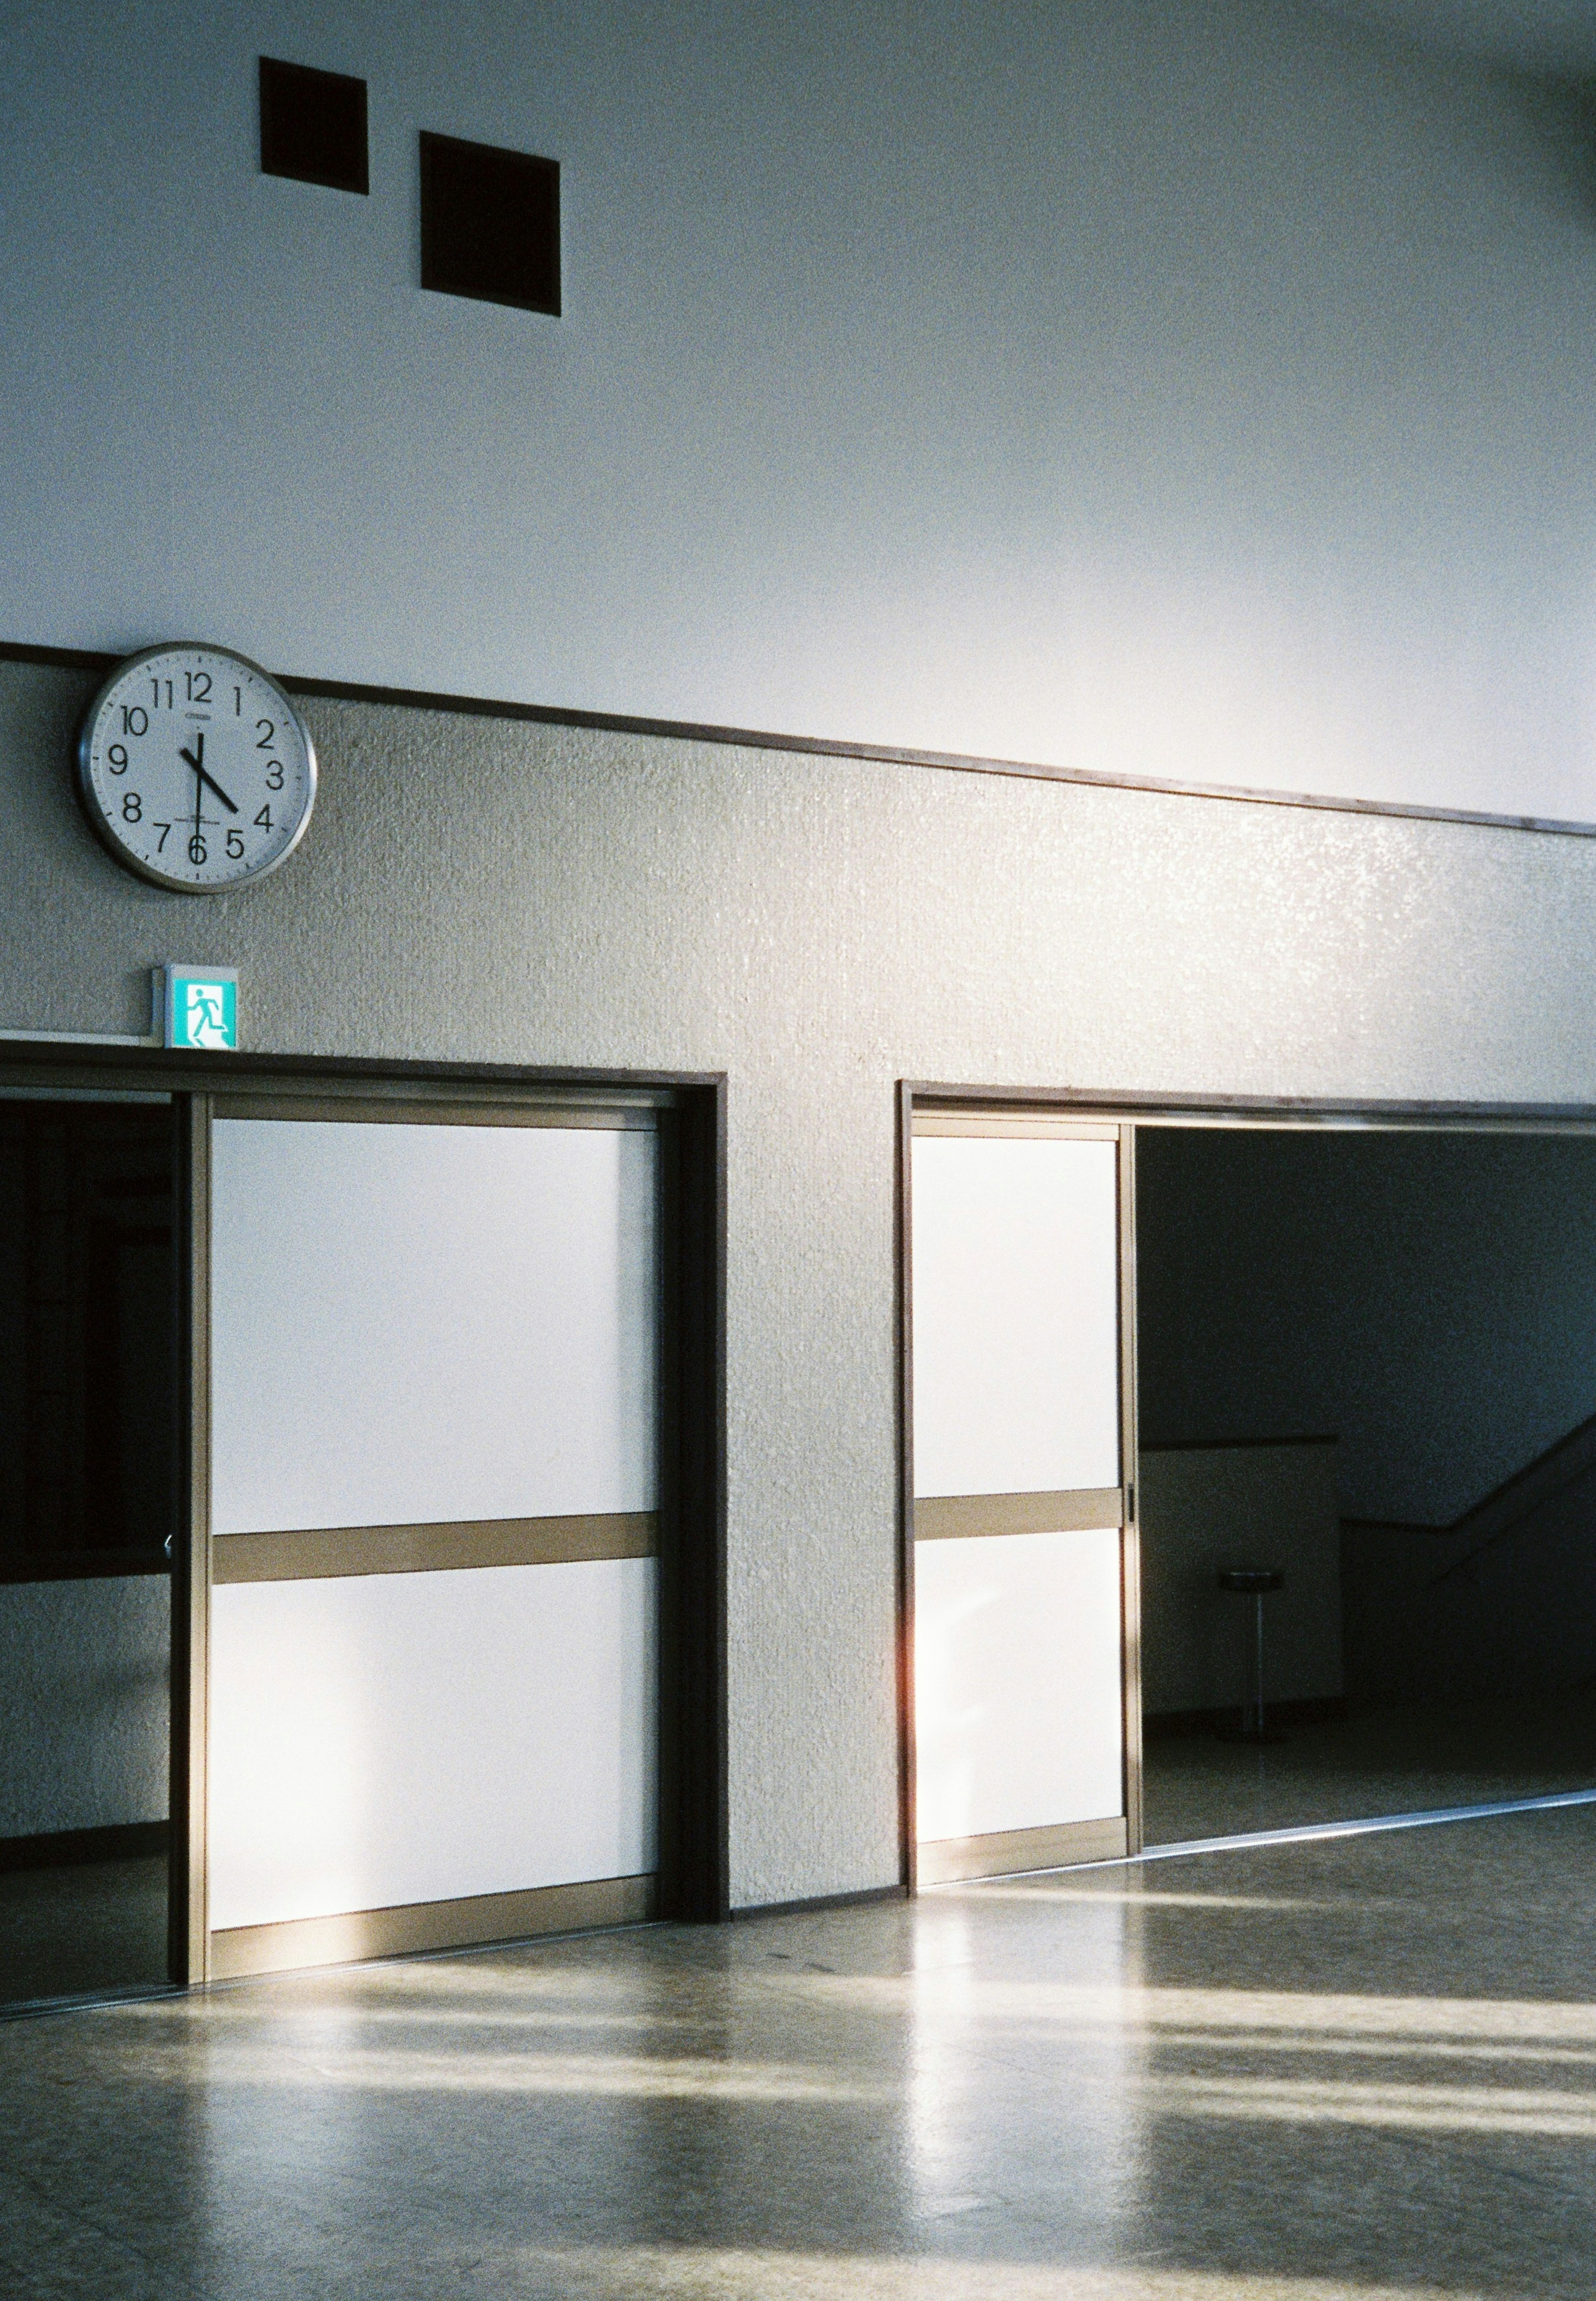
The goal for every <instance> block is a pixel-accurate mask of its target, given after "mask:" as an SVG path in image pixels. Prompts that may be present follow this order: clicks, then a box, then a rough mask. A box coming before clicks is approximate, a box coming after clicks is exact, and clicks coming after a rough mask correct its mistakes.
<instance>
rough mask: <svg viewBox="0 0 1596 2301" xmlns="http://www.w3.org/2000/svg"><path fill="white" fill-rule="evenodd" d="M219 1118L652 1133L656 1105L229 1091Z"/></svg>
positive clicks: (219, 1102)
mask: <svg viewBox="0 0 1596 2301" xmlns="http://www.w3.org/2000/svg"><path fill="white" fill-rule="evenodd" d="M215 1116H216V1117H217V1118H218V1120H221V1119H228V1118H250V1119H255V1120H257V1121H258V1120H262V1119H280V1120H298V1121H304V1120H306V1119H313V1120H316V1121H317V1122H319V1123H320V1124H322V1125H361V1126H579V1127H598V1128H601V1129H608V1130H609V1131H611V1132H619V1133H637V1134H652V1133H653V1132H655V1131H656V1128H657V1126H658V1124H659V1117H658V1109H657V1106H656V1104H655V1103H654V1102H652V1101H649V1100H647V1099H646V1098H643V1097H639V1099H638V1100H635V1101H631V1102H613V1103H579V1102H569V1103H566V1102H542V1103H539V1102H473V1101H467V1100H459V1101H447V1100H441V1099H438V1100H434V1099H430V1098H417V1099H416V1100H405V1099H404V1098H403V1097H401V1096H386V1095H385V1096H380V1097H379V1096H372V1097H369V1098H368V1097H363V1096H360V1095H353V1094H351V1095H320V1096H318V1095H313V1094H299V1095H279V1094H230V1095H228V1096H226V1097H225V1098H220V1097H219V1098H218V1100H217V1104H216V1111H215Z"/></svg>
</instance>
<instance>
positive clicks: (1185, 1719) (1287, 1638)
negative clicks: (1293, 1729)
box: [1139, 1438, 1344, 1732]
mask: <svg viewBox="0 0 1596 2301" xmlns="http://www.w3.org/2000/svg"><path fill="white" fill-rule="evenodd" d="M1335 1454H1336V1448H1335V1441H1334V1439H1333V1438H1300V1439H1285V1440H1283V1441H1280V1442H1277V1443H1263V1444H1256V1445H1253V1444H1245V1443H1243V1444H1238V1445H1233V1446H1172V1447H1162V1448H1144V1449H1143V1450H1142V1452H1141V1457H1140V1477H1141V1507H1140V1511H1139V1516H1140V1519H1141V1590H1142V1599H1141V1606H1142V1611H1141V1621H1142V1710H1143V1713H1144V1715H1145V1716H1146V1717H1147V1718H1148V1719H1149V1720H1150V1721H1153V1722H1154V1725H1155V1730H1157V1729H1158V1728H1161V1729H1162V1730H1164V1731H1166V1732H1179V1731H1182V1730H1199V1729H1200V1728H1204V1727H1207V1726H1210V1725H1213V1724H1216V1723H1217V1722H1219V1719H1220V1717H1221V1714H1222V1713H1223V1714H1224V1715H1226V1716H1228V1715H1230V1714H1232V1713H1233V1712H1234V1711H1237V1710H1238V1709H1239V1707H1240V1705H1241V1701H1242V1699H1243V1696H1244V1694H1245V1691H1246V1687H1247V1683H1248V1671H1249V1668H1250V1655H1251V1651H1252V1637H1253V1621H1254V1616H1253V1607H1252V1603H1251V1602H1250V1601H1249V1600H1246V1599H1242V1598H1239V1597H1236V1596H1234V1595H1233V1594H1231V1593H1229V1592H1226V1591H1224V1590H1221V1589H1220V1587H1219V1584H1218V1576H1219V1574H1220V1572H1221V1570H1222V1569H1224V1568H1227V1567H1233V1566H1254V1567H1264V1568H1266V1569H1278V1570H1279V1571H1280V1572H1282V1573H1283V1574H1284V1576H1285V1586H1284V1587H1283V1589H1282V1590H1281V1591H1279V1592H1278V1594H1274V1595H1272V1596H1270V1597H1268V1598H1266V1600H1265V1602H1264V1611H1265V1624H1264V1636H1265V1647H1266V1664H1265V1669H1266V1678H1265V1684H1266V1695H1267V1699H1268V1702H1269V1703H1270V1704H1271V1705H1272V1706H1279V1705H1284V1706H1285V1707H1286V1708H1287V1709H1288V1711H1291V1713H1294V1714H1295V1715H1296V1716H1298V1717H1299V1718H1300V1717H1302V1716H1304V1715H1305V1714H1306V1715H1311V1714H1315V1713H1317V1714H1321V1715H1322V1714H1326V1713H1327V1712H1333V1711H1336V1710H1339V1708H1340V1707H1341V1701H1342V1696H1343V1693H1344V1687H1343V1683H1342V1671H1341V1527H1340V1519H1339V1515H1338V1504H1337V1501H1336V1461H1335Z"/></svg>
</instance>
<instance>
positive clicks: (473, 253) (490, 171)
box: [422, 130, 560, 317]
mask: <svg viewBox="0 0 1596 2301" xmlns="http://www.w3.org/2000/svg"><path fill="white" fill-rule="evenodd" d="M422 287H423V288H431V289H436V290H437V291H438V293H439V295H442V296H473V297H476V298H477V299H478V301H479V302H480V303H484V304H513V305H514V306H515V308H516V309H517V310H518V311H522V312H552V313H553V314H555V315H556V317H557V316H558V314H559V309H560V163H559V162H558V161H557V160H539V159H535V158H534V157H533V155H531V153H530V152H502V151H500V150H499V149H498V148H497V146H494V145H492V144H466V143H463V142H462V141H461V139H460V138H458V137H456V136H431V135H429V134H428V133H427V132H426V131H425V130H422Z"/></svg>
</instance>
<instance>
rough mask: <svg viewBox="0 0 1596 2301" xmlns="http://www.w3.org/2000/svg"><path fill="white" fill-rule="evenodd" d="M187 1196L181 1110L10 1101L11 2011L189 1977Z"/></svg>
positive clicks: (4, 1109) (1, 1384) (7, 1617)
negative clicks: (176, 1560) (180, 1788)
mask: <svg viewBox="0 0 1596 2301" xmlns="http://www.w3.org/2000/svg"><path fill="white" fill-rule="evenodd" d="M177 1197H178V1158H177V1145H176V1142H175V1137H174V1131H173V1120H172V1108H171V1101H170V1100H169V1099H168V1098H167V1097H164V1096H150V1097H146V1098H143V1099H141V1100H139V1099H135V1100H79V1099H76V1098H67V1097H49V1096H38V1097H29V1098H24V1099H21V1100H10V1099H7V1100H0V1753H3V1760H0V2005H12V2006H14V2005H16V2004H29V2003H31V2002H34V2001H36V2000H40V1999H53V1998H60V1997H68V1996H85V1995H91V1996H106V1995H111V1994H115V1993H117V1992H121V1991H126V1990H141V1991H142V1990H148V1989H152V1988H159V1987H162V1986H163V1984H165V1983H166V1981H167V1980H168V1978H169V1974H170V1971H171V1941H170V1924H169V1912H170V1908H171V1898H172V1897H171V1867H172V1842H173V1831H172V1828H171V1817H172V1814H173V1812H174V1811H180V1806H181V1799H180V1796H179V1799H178V1800H177V1802H176V1803H174V1799H173V1781H172V1764H171V1752H172V1735H171V1698H170V1686H171V1658H172V1604H171V1592H172V1578H173V1577H172V1563H173V1552H174V1549H175V1548H176V1546H177V1545H176V1544H175V1542H174V1538H173V1537H174V1535H175V1534H176V1532H177V1529H178V1526H179V1522H180V1514H181V1511H182V1509H183V1494H184V1480H183V1468H182V1435H183V1430H182V1408H181V1402H180V1390H179V1380H178V1350H179V1335H180V1301H179V1291H178V1235H179V1222H178V1207H177Z"/></svg>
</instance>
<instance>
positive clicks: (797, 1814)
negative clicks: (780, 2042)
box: [0, 665, 1596, 1903]
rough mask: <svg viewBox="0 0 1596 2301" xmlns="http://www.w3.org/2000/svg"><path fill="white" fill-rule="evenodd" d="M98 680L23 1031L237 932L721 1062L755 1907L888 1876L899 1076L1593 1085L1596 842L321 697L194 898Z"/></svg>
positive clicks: (264, 946)
mask: <svg viewBox="0 0 1596 2301" xmlns="http://www.w3.org/2000/svg"><path fill="white" fill-rule="evenodd" d="M89 684H90V682H88V681H87V680H86V679H84V678H82V677H80V676H79V675H77V674H69V673H63V672H55V671H46V670H39V669H35V668H30V667H21V666H16V665H0V804H3V805H4V824H5V840H4V861H3V863H0V869H3V871H4V958H3V960H0V1025H6V1026H9V1027H12V1028H28V1029H46V1028H55V1029H63V1030H78V1031H132V1030H138V1029H139V1028H141V1027H143V1025H144V1021H145V1017H146V998H147V991H146V983H147V975H146V970H147V968H148V967H149V966H150V965H151V964H152V963H153V962H155V960H158V959H161V958H193V959H209V960H213V961H217V962H223V961H225V962H230V963H232V964H235V965H237V966H238V967H239V968H240V969H241V970H242V975H243V997H244V1009H243V1011H244V1017H245V1023H244V1028H245V1033H246V1036H247V1042H248V1043H249V1044H250V1045H251V1046H254V1047H256V1048H271V1049H279V1050H290V1051H294V1052H315V1053H342V1054H358V1055H372V1056H386V1057H391V1058H398V1057H423V1058H424V1057H448V1058H455V1059H463V1060H472V1059H480V1060H485V1061H497V1062H518V1063H578V1064H596V1065H614V1066H628V1067H635V1066H647V1067H672V1068H676V1067H681V1068H690V1069H722V1068H723V1069H724V1070H726V1071H727V1072H728V1073H729V1075H730V1079H731V1106H730V1108H731V1152H730V1159H731V1166H730V1207H731V1217H730V1219H731V1234H730V1250H731V1283H730V1368H729V1372H730V1397H731V1417H730V1447H731V1539H730V1576H731V1586H730V1622H731V1833H732V1843H731V1872H732V1884H733V1896H734V1899H735V1900H736V1901H738V1902H739V1903H756V1902H764V1901H773V1900H778V1899H781V1898H785V1897H787V1896H796V1895H802V1894H823V1893H827V1892H833V1891H842V1890H847V1889H849V1888H854V1887H867V1886H872V1885H877V1884H882V1883H885V1882H887V1881H889V1880H890V1879H891V1878H893V1877H894V1876H895V1874H896V1852H895V1845H896V1816H895V1743H894V1725H893V1691H892V1661H891V1657H892V1588H893V1508H894V1502H893V1495H894V1461H893V1375H892V1365H893V1352H892V1320H893V1261H892V1192H893V1149H892V1145H893V1083H894V1081H895V1080H897V1079H898V1078H899V1077H902V1076H906V1075H907V1076H915V1077H923V1078H940V1079H949V1080H962V1081H969V1082H981V1083H987V1084H1028V1085H1036V1086H1042V1087H1053V1086H1064V1085H1072V1086H1079V1087H1100V1088H1106V1089H1120V1088H1160V1089H1169V1090H1174V1091H1182V1092H1226V1093H1242V1094H1279V1093H1291V1094H1305V1095H1323V1094H1354V1095H1359V1096H1442V1097H1466V1098H1489V1099H1492V1100H1496V1099H1524V1100H1596V1016H1593V1014H1592V1000H1591V996H1590V952H1591V948H1592V928H1593V927H1596V841H1590V840H1579V839H1567V838H1558V837H1547V836H1540V835H1535V834H1532V833H1518V832H1511V831H1493V830H1485V829H1481V828H1478V827H1474V826H1468V825H1463V824H1446V823H1433V822H1421V821H1408V820H1398V819H1392V818H1388V817H1375V816H1355V815H1349V814H1332V813H1324V812H1308V811H1299V810H1291V809H1283V808H1273V807H1264V806H1257V805H1251V804H1238V803H1234V802H1224V801H1218V800H1207V799H1197V798H1176V797H1167V796H1160V795H1154V794H1148V793H1138V792H1116V791H1105V790H1099V789H1092V788H1089V787H1084V786H1077V785H1068V784H1059V783H1049V782H1024V781H1019V780H1013V779H1009V778H1003V777H996V776H984V775H978V774H948V773H944V772H940V771H935V770H928V769H924V768H917V767H910V766H890V765H882V764H873V763H866V762H860V761H856V760H848V759H840V758H812V757H798V756H793V755H789V754H781V753H765V752H760V751H756V750H742V749H731V748H724V747H722V746H718V745H710V744H696V743H692V742H687V741H673V740H671V741H667V740H661V739H653V738H643V737H638V736H630V735H616V734H605V733H596V732H586V731H580V730H570V729H561V728H538V727H531V726H526V725H522V724H514V723H512V722H505V721H497V720H491V719H484V718H471V717H465V716H460V715H430V714H426V713H421V712H413V711H408V710H404V709H399V708H397V707H387V706H368V705H355V704H348V703H332V702H323V703H317V704H314V705H313V706H311V707H309V708H310V716H311V719H312V722H313V727H314V731H315V734H316V738H317V741H318V744H319V746H320V749H321V755H322V797H321V800H320V803H319V805H318V808H317V814H316V818H315V821H314V823H313V825H312V828H311V831H310V833H309V835H308V837H307V839H306V841H305V846H304V848H303V849H301V851H300V853H299V854H298V855H297V856H296V857H295V858H293V859H292V861H291V862H290V863H289V864H288V866H287V868H286V869H285V870H283V871H282V872H281V873H280V874H279V875H278V876H277V877H275V878H273V879H271V880H268V881H266V882H265V883H263V884H262V885H261V886H259V887H257V888H255V890H254V891H250V892H247V893H244V894H241V895H238V896H235V897H231V898H227V899H221V900H216V899H206V900H203V901H198V900H195V899H189V898H185V897H182V896H171V895H165V894H163V893H160V892H159V891H156V890H155V889H152V888H146V887H144V886H142V885H141V884H140V883H138V882H136V881H134V880H132V879H130V878H128V877H126V876H125V875H124V874H122V873H121V872H120V871H119V870H118V869H117V868H116V867H115V866H113V864H111V863H110V862H109V861H108V860H107V859H106V858H104V856H103V854H102V853H101V851H100V849H98V848H97V847H96V845H95V843H94V842H93V841H92V840H91V838H90V837H89V834H88V832H87V830H86V829H85V828H84V827H83V825H82V824H81V822H80V821H79V816H78V813H77V809H76V804H75V801H74V799H73V797H72V793H71V782H70V775H69V766H68V760H69V752H70V746H71V735H72V731H73V728H74V726H75V724H76V720H77V718H78V715H79V712H80V710H81V708H82V706H83V703H84V701H85V700H86V699H87V695H88V687H89ZM1292 779H1293V778H1292V776H1291V770H1290V762H1289V761H1287V760H1283V761H1282V764H1281V774H1280V778H1279V780H1280V782H1282V783H1283V784H1289V783H1290V782H1291V781H1292Z"/></svg>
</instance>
